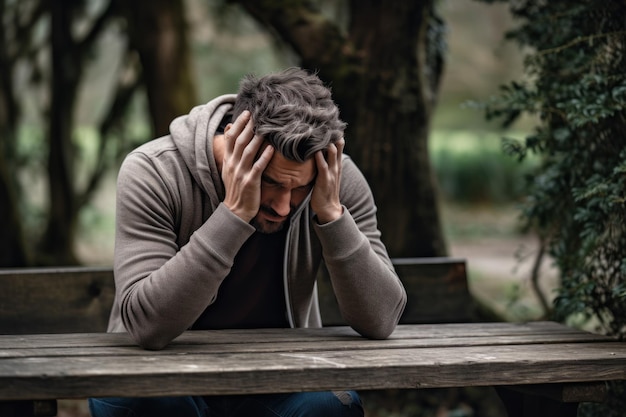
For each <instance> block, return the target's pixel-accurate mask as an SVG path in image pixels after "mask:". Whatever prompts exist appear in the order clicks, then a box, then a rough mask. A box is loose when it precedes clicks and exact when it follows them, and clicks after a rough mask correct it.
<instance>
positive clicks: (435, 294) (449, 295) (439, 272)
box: [318, 257, 477, 326]
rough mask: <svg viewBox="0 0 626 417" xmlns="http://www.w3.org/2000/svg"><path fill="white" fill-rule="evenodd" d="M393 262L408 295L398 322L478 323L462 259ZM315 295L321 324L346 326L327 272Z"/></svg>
mask: <svg viewBox="0 0 626 417" xmlns="http://www.w3.org/2000/svg"><path fill="white" fill-rule="evenodd" d="M392 262H393V264H394V268H395V270H396V272H397V273H398V277H400V280H401V281H402V283H403V284H404V288H405V289H406V292H407V304H406V308H405V310H404V313H403V315H402V317H401V319H400V323H403V324H421V323H466V322H472V321H476V320H477V307H476V304H475V301H474V299H473V297H472V296H471V294H470V292H469V288H468V282H467V267H466V262H465V259H459V258H448V257H442V258H395V259H392ZM318 293H319V302H320V309H321V314H322V321H323V322H324V324H325V325H330V326H333V325H343V324H345V322H344V321H343V319H342V317H341V313H340V312H339V307H338V306H337V300H336V299H335V295H334V293H333V291H332V288H331V285H330V280H329V278H328V273H327V272H326V271H325V270H324V269H323V268H322V271H321V273H320V277H318Z"/></svg>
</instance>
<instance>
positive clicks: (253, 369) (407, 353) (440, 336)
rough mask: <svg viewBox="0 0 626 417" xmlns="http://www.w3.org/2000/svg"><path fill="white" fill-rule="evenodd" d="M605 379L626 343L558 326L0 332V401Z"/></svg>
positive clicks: (618, 370)
mask: <svg viewBox="0 0 626 417" xmlns="http://www.w3.org/2000/svg"><path fill="white" fill-rule="evenodd" d="M609 380H626V343H624V342H618V341H616V340H614V339H612V338H608V337H603V336H599V335H594V334H591V333H587V332H583V331H579V330H575V329H572V328H569V327H566V326H563V325H560V324H557V323H553V322H530V323H523V324H513V323H463V324H434V325H428V324H420V325H400V326H398V328H397V330H396V331H395V332H394V333H393V334H392V336H391V337H390V338H389V339H387V340H368V339H364V338H362V337H360V336H358V335H357V333H355V332H354V331H353V330H352V329H350V328H348V327H328V328H323V329H252V330H213V331H188V332H185V333H184V334H182V335H181V336H180V337H178V338H177V339H176V340H175V341H174V342H172V343H171V344H170V345H169V346H167V347H166V348H165V349H163V350H159V351H148V350H143V349H141V348H139V347H137V346H136V345H135V344H134V343H133V341H132V340H131V339H130V337H129V336H128V335H127V334H120V333H118V334H106V333H73V334H54V335H52V334H39V335H1V336H0V401H7V400H12V401H14V400H48V399H50V400H56V399H67V398H87V397H104V396H175V395H221V394H243V393H247V394H252V393H269V392H296V391H311V390H340V389H348V388H349V389H356V390H370V389H387V388H411V389H414V388H443V387H467V386H509V387H511V386H519V387H521V388H525V387H534V388H536V387H537V386H539V387H543V388H541V389H540V391H542V390H543V389H544V388H545V392H546V393H547V392H549V391H553V390H554V388H559V389H560V388H561V387H570V386H573V387H579V386H580V385H581V384H583V386H587V385H588V386H593V385H594V383H595V384H597V383H603V381H609ZM583 391H584V390H583ZM559 392H560V394H559V395H563V391H562V390H560V391H559ZM581 399H582V400H585V397H584V395H583V396H582V397H580V398H578V399H576V398H574V399H573V400H572V401H580V400H581ZM565 400H566V399H565Z"/></svg>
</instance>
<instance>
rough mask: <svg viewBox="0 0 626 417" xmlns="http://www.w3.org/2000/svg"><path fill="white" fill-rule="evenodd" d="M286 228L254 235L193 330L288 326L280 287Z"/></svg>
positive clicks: (283, 295) (282, 290)
mask: <svg viewBox="0 0 626 417" xmlns="http://www.w3.org/2000/svg"><path fill="white" fill-rule="evenodd" d="M285 238H286V228H285V230H282V231H280V232H277V233H271V234H263V233H259V232H255V233H254V234H253V235H252V236H250V238H249V239H248V240H247V241H246V243H244V245H243V246H242V247H241V249H240V250H239V253H238V254H237V256H236V257H235V263H234V265H233V268H232V269H231V271H230V274H228V276H227V277H226V278H225V279H224V281H223V282H222V285H221V286H220V289H219V291H218V293H217V298H216V299H215V301H214V302H213V304H211V305H210V306H208V307H207V309H206V310H205V311H204V313H202V315H201V316H200V317H199V318H198V320H196V322H195V323H194V325H193V328H194V329H242V328H262V327H289V322H288V320H287V316H286V304H285V291H284V287H283V260H284V249H285Z"/></svg>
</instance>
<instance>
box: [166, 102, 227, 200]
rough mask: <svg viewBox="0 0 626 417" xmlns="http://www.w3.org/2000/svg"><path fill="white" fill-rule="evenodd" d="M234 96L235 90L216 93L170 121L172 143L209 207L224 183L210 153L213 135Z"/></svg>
mask: <svg viewBox="0 0 626 417" xmlns="http://www.w3.org/2000/svg"><path fill="white" fill-rule="evenodd" d="M236 97H237V96H236V95H235V94H226V95H223V96H219V97H217V98H215V99H213V100H211V101H209V102H208V103H206V104H202V105H199V106H196V107H194V108H193V109H192V110H191V111H190V112H189V114H186V115H184V116H180V117H177V118H176V119H174V121H172V123H171V124H170V135H171V137H172V140H173V142H174V144H175V145H176V147H177V148H178V150H179V152H180V154H181V156H182V158H183V160H184V161H185V165H187V168H188V169H189V172H191V175H192V176H193V178H194V179H195V181H196V182H197V183H198V184H199V185H200V187H201V188H202V189H203V190H204V192H206V194H207V195H208V196H209V198H210V199H211V204H212V205H213V207H217V206H218V205H219V203H220V201H222V200H223V199H224V185H223V184H222V178H221V175H220V173H219V171H218V169H217V164H216V163H215V156H214V154H213V137H214V136H215V133H216V131H217V129H218V128H219V126H220V123H221V122H222V120H223V119H224V117H225V116H226V115H227V114H228V113H229V112H230V111H231V109H232V108H233V105H234V104H235V98H236Z"/></svg>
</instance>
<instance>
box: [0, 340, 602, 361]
mask: <svg viewBox="0 0 626 417" xmlns="http://www.w3.org/2000/svg"><path fill="white" fill-rule="evenodd" d="M81 337H82V336H81ZM123 340H124V343H123V344H121V345H112V344H111V343H110V342H109V344H108V345H95V346H84V345H82V344H81V345H79V346H76V347H43V348H37V347H27V348H24V347H20V348H0V359H5V358H24V357H62V356H109V355H116V356H143V355H145V352H146V351H145V350H143V349H141V348H139V347H137V346H134V345H132V344H131V343H128V344H127V343H126V339H123ZM607 340H610V339H607V338H602V337H581V336H580V335H577V334H562V335H560V334H557V335H554V336H552V335H537V336H531V337H529V336H523V335H512V336H494V337H491V338H487V337H457V338H450V337H443V338H425V339H394V338H391V339H388V340H367V339H362V338H358V339H357V340H352V339H346V338H340V339H339V340H337V339H327V338H319V339H318V338H315V337H313V338H309V339H308V340H306V341H301V340H296V341H283V342H262V343H254V344H251V343H228V342H214V341H213V340H212V339H211V338H207V341H206V342H205V343H204V344H201V343H198V340H197V339H196V340H194V343H186V342H182V341H177V342H174V343H173V344H171V345H170V346H168V347H167V348H165V349H164V350H161V351H153V354H154V355H162V356H167V355H172V354H187V353H255V352H300V351H310V350H312V349H315V350H318V351H342V350H375V349H409V348H415V349H417V348H444V347H461V346H503V345H517V344H525V345H529V344H555V343H583V342H585V343H587V342H599V341H607ZM347 341H349V343H347ZM29 345H30V346H33V344H32V343H30V344H29Z"/></svg>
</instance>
